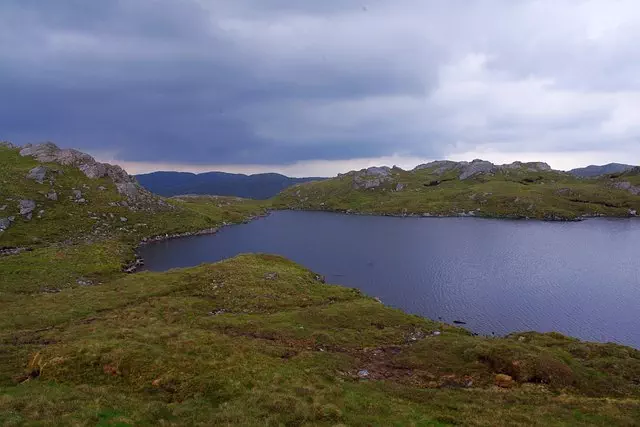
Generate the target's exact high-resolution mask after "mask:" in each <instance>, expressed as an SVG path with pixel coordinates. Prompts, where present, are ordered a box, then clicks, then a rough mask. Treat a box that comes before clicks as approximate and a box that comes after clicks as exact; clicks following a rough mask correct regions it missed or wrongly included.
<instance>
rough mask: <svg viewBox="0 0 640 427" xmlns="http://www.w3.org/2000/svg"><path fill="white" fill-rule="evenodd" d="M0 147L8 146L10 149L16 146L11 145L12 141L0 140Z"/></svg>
mask: <svg viewBox="0 0 640 427" xmlns="http://www.w3.org/2000/svg"><path fill="white" fill-rule="evenodd" d="M0 147H2V148H10V149H14V148H18V147H16V146H15V145H13V144H12V143H10V142H9V141H0Z"/></svg>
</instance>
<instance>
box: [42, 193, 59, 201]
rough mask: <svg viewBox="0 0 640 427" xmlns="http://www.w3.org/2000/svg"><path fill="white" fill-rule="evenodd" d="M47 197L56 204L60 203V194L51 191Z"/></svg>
mask: <svg viewBox="0 0 640 427" xmlns="http://www.w3.org/2000/svg"><path fill="white" fill-rule="evenodd" d="M45 197H46V198H47V199H49V200H53V201H54V202H56V201H58V193H56V192H55V191H50V192H49V193H47V195H46V196H45Z"/></svg>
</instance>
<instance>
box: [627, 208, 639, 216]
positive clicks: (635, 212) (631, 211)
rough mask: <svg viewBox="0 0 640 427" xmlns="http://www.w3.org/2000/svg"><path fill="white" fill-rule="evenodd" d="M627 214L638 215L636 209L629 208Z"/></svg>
mask: <svg viewBox="0 0 640 427" xmlns="http://www.w3.org/2000/svg"><path fill="white" fill-rule="evenodd" d="M629 216H638V211H637V210H635V209H629Z"/></svg>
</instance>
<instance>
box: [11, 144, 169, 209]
mask: <svg viewBox="0 0 640 427" xmlns="http://www.w3.org/2000/svg"><path fill="white" fill-rule="evenodd" d="M20 155H21V156H23V157H26V156H31V157H33V158H35V159H36V160H38V161H39V162H42V163H58V164H60V165H63V166H72V167H76V168H78V169H79V170H80V171H82V172H83V173H84V174H85V175H86V176H87V177H88V178H89V179H99V178H109V179H111V180H112V181H113V183H114V184H115V186H116V188H117V190H118V193H120V194H121V195H122V196H124V197H125V198H126V199H127V201H128V204H129V207H131V208H133V209H149V208H158V207H160V208H165V207H169V206H170V205H168V204H167V203H165V202H164V201H163V200H162V199H160V198H159V197H156V196H155V195H153V194H152V193H150V192H149V191H147V190H145V189H144V188H142V187H141V186H140V185H139V184H138V183H137V182H136V180H135V178H133V177H132V176H130V175H129V174H127V172H126V171H125V170H124V169H122V168H121V167H120V166H116V165H110V164H108V163H100V162H97V161H96V160H95V159H94V158H93V157H91V156H90V155H88V154H86V153H83V152H80V151H78V150H73V149H61V148H59V147H58V146H57V145H55V144H54V143H52V142H46V143H43V144H37V145H32V144H27V145H25V146H23V147H22V148H21V149H20ZM46 172H47V169H46V168H44V167H43V166H39V167H36V168H34V169H32V170H31V171H30V172H29V175H28V178H30V179H34V180H36V181H38V182H42V180H44V178H45V174H46Z"/></svg>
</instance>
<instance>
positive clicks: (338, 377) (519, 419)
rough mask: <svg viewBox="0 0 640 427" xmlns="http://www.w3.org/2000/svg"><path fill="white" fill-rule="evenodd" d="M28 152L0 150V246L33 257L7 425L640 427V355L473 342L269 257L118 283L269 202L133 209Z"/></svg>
mask: <svg viewBox="0 0 640 427" xmlns="http://www.w3.org/2000/svg"><path fill="white" fill-rule="evenodd" d="M17 153H18V152H17V150H15V149H6V148H0V170H1V171H2V174H3V176H2V182H3V183H4V186H3V187H2V199H3V200H6V199H11V200H8V201H7V202H6V203H7V204H8V206H7V208H5V209H6V211H5V212H8V214H11V215H12V216H16V218H15V220H14V221H13V222H12V223H11V225H10V227H9V228H8V229H7V230H5V231H4V232H2V233H1V234H0V239H3V240H0V241H2V242H7V243H2V245H4V246H18V247H22V248H27V249H29V250H26V251H22V252H20V253H18V254H12V255H4V256H0V278H1V279H0V425H51V426H58V425H98V426H108V425H117V426H126V425H242V426H246V425H248V426H251V425H256V426H258V425H259V426H262V425H327V426H329V425H384V426H387V425H424V426H427V425H480V426H483V425H484V426H495V425H540V426H548V425H628V426H632V425H636V423H637V420H638V419H640V382H639V380H638V379H639V378H640V351H638V350H634V349H631V348H628V347H623V346H619V345H615V344H596V343H586V342H581V341H578V340H574V339H571V338H566V337H563V336H561V335H558V334H537V333H521V334H514V335H512V336H509V337H506V338H484V337H477V336H472V335H471V334H470V333H468V332H467V331H465V330H463V329H460V328H456V327H452V326H449V325H445V324H441V323H437V322H433V321H430V320H427V319H424V318H420V317H417V316H411V315H407V314H405V313H403V312H401V311H398V310H394V309H391V308H388V307H385V306H384V305H383V304H380V303H379V302H377V301H376V300H374V299H372V298H369V297H367V296H365V295H362V294H361V293H360V292H359V291H357V290H354V289H349V288H344V287H340V286H332V285H327V284H324V283H323V278H322V277H320V276H318V275H316V274H314V273H312V272H310V271H308V270H307V269H305V268H303V267H302V266H299V265H296V264H294V263H292V262H290V261H288V260H286V259H283V258H281V257H276V256H270V255H242V256H239V257H236V258H233V259H230V260H226V261H223V262H220V263H217V264H211V265H203V266H200V267H196V268H190V269H181V270H174V271H170V272H167V273H150V272H145V273H136V274H124V273H122V267H123V264H124V263H125V262H126V261H127V260H128V259H130V258H131V256H132V255H133V247H134V246H135V244H137V242H138V241H140V240H142V239H145V238H150V237H153V236H156V235H158V234H171V233H183V232H191V231H196V230H198V229H201V228H210V227H212V226H213V227H215V226H219V225H221V224H223V223H225V222H231V221H236V222H237V221H242V220H246V219H247V218H248V217H250V216H252V215H255V214H258V213H260V212H262V210H263V209H264V206H263V205H259V204H257V203H256V202H251V201H244V200H238V199H235V198H215V197H180V198H177V199H171V200H166V199H162V198H157V197H155V196H153V195H149V194H145V195H144V197H142V198H139V199H138V201H136V202H128V203H127V205H126V206H123V205H122V202H124V201H126V198H125V197H124V196H123V195H122V194H120V193H119V192H118V189H117V188H114V185H113V182H111V181H109V179H107V178H105V179H90V178H88V177H86V176H84V174H81V173H77V172H78V170H76V169H75V168H74V167H71V166H61V165H59V164H57V163H53V164H47V167H49V168H52V169H54V168H62V171H63V174H62V175H55V180H54V183H53V184H52V183H51V182H50V181H46V180H44V181H43V183H42V184H39V183H38V182H35V181H33V180H31V179H28V178H26V174H28V173H29V172H30V171H31V170H33V168H34V167H37V166H38V165H39V163H38V162H36V161H35V160H33V159H32V158H28V157H22V156H19V154H17ZM67 180H68V181H67ZM100 186H102V187H104V188H105V189H99V187H100ZM51 188H55V189H56V191H57V192H58V193H59V194H60V195H61V197H59V198H58V200H57V202H56V201H53V200H50V199H47V198H46V194H47V193H48V192H49V191H51ZM73 188H76V189H77V188H82V189H83V190H82V192H83V196H85V197H83V198H85V202H82V203H77V202H75V201H74V200H76V196H75V195H74V194H73ZM41 192H44V193H45V194H42V193H41ZM69 197H72V198H73V200H71V199H69ZM25 198H30V200H34V201H35V202H36V203H37V205H39V206H38V207H37V210H35V211H34V212H35V214H34V215H33V216H32V218H31V219H27V218H26V217H24V215H22V216H21V215H20V213H19V212H18V211H17V204H16V203H17V202H16V201H19V200H24V199H25ZM141 200H142V201H141ZM3 203H5V202H3ZM56 203H60V204H64V207H61V206H59V205H57V204H56ZM113 203H116V204H117V205H112V204H113ZM39 210H44V211H45V213H44V214H43V215H41V218H38V212H39ZM65 213H66V214H67V215H64V214H65ZM110 214H113V215H114V218H113V219H114V220H113V221H111V215H110ZM2 215H5V214H2ZM2 215H0V217H1V216H2ZM92 216H93V217H97V218H101V219H100V220H95V219H92ZM120 216H122V217H126V218H127V221H121V220H120ZM96 221H97V222H98V223H99V224H101V227H100V230H102V231H100V232H98V233H95V229H96ZM136 224H146V226H137V227H136V226H135V225H136ZM7 253H13V252H7Z"/></svg>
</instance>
